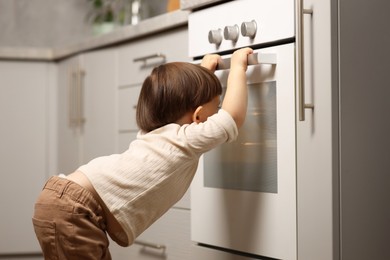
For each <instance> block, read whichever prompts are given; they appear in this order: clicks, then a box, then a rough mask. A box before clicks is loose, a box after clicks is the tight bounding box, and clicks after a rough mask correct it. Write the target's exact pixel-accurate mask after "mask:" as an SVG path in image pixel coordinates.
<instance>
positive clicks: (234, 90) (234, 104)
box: [222, 48, 253, 128]
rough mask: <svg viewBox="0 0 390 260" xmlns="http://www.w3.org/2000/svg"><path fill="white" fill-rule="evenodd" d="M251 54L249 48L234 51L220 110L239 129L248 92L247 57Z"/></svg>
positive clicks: (243, 116)
mask: <svg viewBox="0 0 390 260" xmlns="http://www.w3.org/2000/svg"><path fill="white" fill-rule="evenodd" d="M251 53H253V50H252V49H251V48H243V49H239V50H237V51H235V52H234V53H233V55H232V58H231V65H230V73H229V77H228V81H227V90H226V94H225V98H224V99H223V102H222V109H224V110H225V111H227V112H228V113H229V114H230V115H231V116H232V117H233V119H234V121H235V122H236V124H237V127H238V128H240V127H241V126H242V125H243V124H244V121H245V117H246V110H247V105H248V90H247V85H246V69H247V67H248V55H249V54H251Z"/></svg>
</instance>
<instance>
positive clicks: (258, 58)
mask: <svg viewBox="0 0 390 260" xmlns="http://www.w3.org/2000/svg"><path fill="white" fill-rule="evenodd" d="M230 62H231V59H230V58H224V59H220V61H219V62H218V65H217V68H216V70H226V69H230ZM276 63H277V56H276V53H252V54H250V55H248V65H258V64H271V65H275V64H276Z"/></svg>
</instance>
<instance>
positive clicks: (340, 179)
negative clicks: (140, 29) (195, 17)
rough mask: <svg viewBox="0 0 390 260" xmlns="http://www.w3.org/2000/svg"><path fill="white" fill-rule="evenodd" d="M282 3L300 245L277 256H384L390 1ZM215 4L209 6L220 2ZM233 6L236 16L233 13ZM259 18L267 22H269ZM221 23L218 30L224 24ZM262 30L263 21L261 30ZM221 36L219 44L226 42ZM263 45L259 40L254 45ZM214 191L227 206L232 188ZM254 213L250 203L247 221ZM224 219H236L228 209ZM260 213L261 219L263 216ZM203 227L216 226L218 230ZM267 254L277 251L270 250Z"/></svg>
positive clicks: (229, 253) (212, 259)
mask: <svg viewBox="0 0 390 260" xmlns="http://www.w3.org/2000/svg"><path fill="white" fill-rule="evenodd" d="M233 2H239V3H245V2H251V3H252V4H253V5H251V6H246V10H253V9H256V8H257V9H258V10H260V9H259V6H260V5H261V3H264V4H266V3H267V1H244V0H241V1H233ZM273 2H274V3H275V2H276V1H273ZM286 2H289V3H292V2H294V5H295V8H294V12H295V39H294V44H295V48H296V55H295V60H296V64H295V70H294V71H295V72H296V85H295V91H296V95H295V102H296V110H295V111H296V121H295V130H296V140H295V142H296V183H295V185H296V196H297V198H296V212H297V214H296V218H297V221H296V234H297V236H296V245H295V247H296V254H295V255H292V256H291V257H286V258H282V259H284V260H291V259H296V260H313V259H315V260H365V259H390V250H389V248H388V241H390V228H389V227H390V225H389V220H390V206H389V205H390V203H389V198H390V189H389V184H390V175H389V172H390V171H389V169H390V160H389V158H390V152H389V151H390V149H389V147H390V138H389V134H388V133H389V132H390V120H389V119H388V116H387V113H388V112H389V111H390V102H389V101H388V100H389V97H390V88H389V87H388V86H389V84H388V64H387V63H388V61H389V60H390V51H389V49H388V46H390V34H389V33H387V32H388V28H387V27H388V24H389V22H390V18H389V16H388V10H390V2H388V1H364V0H343V1H341V0H326V1H315V0H304V1H301V0H296V1H288V0H287V1H286ZM230 3H232V2H230V1H228V2H227V3H226V4H230ZM222 5H224V4H222ZM218 6H219V5H216V6H213V7H211V8H216V9H218ZM197 11H198V10H197ZM201 11H202V10H199V12H201ZM233 13H234V14H233V15H232V17H233V18H234V17H235V16H236V15H237V12H233ZM247 13H250V12H247ZM259 13H260V11H259ZM215 20H216V21H220V20H219V19H218V18H217V19H215ZM259 21H262V22H263V25H264V22H265V21H263V20H261V19H260V20H259ZM189 22H190V23H191V16H190V19H189ZM301 22H302V23H301ZM259 24H261V23H260V22H259ZM226 25H227V26H228V25H234V23H233V24H226ZM208 26H210V25H209V24H208ZM211 27H212V26H211ZM189 28H190V29H191V24H190V27H189ZM211 29H215V30H217V29H218V27H215V28H214V27H212V28H211ZM220 29H221V31H220V32H221V33H223V31H224V28H223V27H220ZM241 29H242V27H240V30H241ZM263 29H264V28H263ZM229 30H231V28H228V30H227V31H229ZM261 31H262V27H261V26H259V27H258V32H261ZM189 33H190V34H191V31H190V32H189ZM301 33H302V34H301ZM211 34H212V33H211ZM228 36H229V37H230V35H228ZM257 36H258V35H256V37H257ZM240 37H241V36H240ZM260 38H261V37H260ZM206 39H207V36H206ZM221 39H222V43H221V44H220V46H225V45H226V44H231V42H229V41H228V40H226V39H224V38H221ZM206 41H207V40H206ZM237 43H240V40H238V41H237ZM302 43H303V45H301V44H302ZM274 44H275V43H270V45H271V46H273V45H274ZM211 46H213V45H211ZM214 46H215V45H214ZM235 47H239V46H237V45H236V46H235ZM268 47H269V46H261V45H259V46H256V48H258V49H259V50H260V51H261V50H262V49H265V48H268ZM301 47H303V48H301ZM216 52H217V53H218V50H216ZM222 54H227V52H224V53H222ZM276 66H278V65H276ZM302 82H303V84H302ZM205 188H207V187H205ZM244 195H245V194H243V195H242V197H244ZM214 199H215V200H217V199H220V200H221V201H222V202H225V203H226V205H224V207H225V208H229V207H232V205H229V204H228V202H227V201H228V199H229V196H220V197H213V198H209V200H214ZM246 202H247V203H248V204H249V203H250V202H249V201H246ZM244 206H245V207H246V208H250V207H249V206H248V205H247V204H245V205H244ZM244 206H243V209H244ZM252 206H253V207H254V208H255V207H256V208H257V207H263V209H264V210H266V209H267V207H269V206H270V205H265V203H264V201H260V202H259V203H257V204H255V203H254V204H253V205H252ZM221 207H222V206H221ZM207 210H209V208H208V209H207ZM211 210H214V209H211ZM253 212H254V210H248V211H247V215H248V219H249V220H251V221H253ZM191 214H192V216H191V217H192V218H193V217H197V216H193V214H195V212H194V210H192V211H191ZM212 214H213V213H212ZM223 221H226V222H228V221H232V225H233V224H235V223H233V222H234V220H233V219H231V215H228V216H226V218H225V219H224V220H223ZM243 221H245V219H244V220H243ZM258 221H259V222H263V220H262V219H260V218H259V219H258ZM226 226H227V229H229V228H230V226H228V225H226ZM239 226H240V224H239V223H238V225H237V228H238V227H239ZM197 228H202V227H199V226H198V227H197ZM230 229H231V228H230ZM204 231H205V232H206V230H204ZM192 232H193V230H192ZM207 232H210V235H213V232H215V229H212V230H208V231H207ZM286 232H287V231H286ZM250 235H252V234H250ZM286 235H287V236H288V235H289V234H286ZM241 239H242V240H243V241H244V242H243V244H245V243H251V242H252V241H254V240H252V239H251V237H250V236H245V235H243V236H242V237H241ZM225 240H229V237H228V238H225ZM231 240H233V238H231ZM268 241H269V240H265V241H264V243H266V242H268ZM191 257H192V258H191V259H194V260H195V259H205V260H226V259H234V260H236V259H237V260H238V259H242V260H243V259H263V257H262V256H259V255H254V254H248V253H246V252H237V251H235V250H232V248H221V247H219V246H218V245H217V246H215V245H205V244H202V243H198V244H197V245H196V246H194V247H193V251H192V255H191ZM267 257H268V258H266V259H280V258H279V257H277V256H274V255H267Z"/></svg>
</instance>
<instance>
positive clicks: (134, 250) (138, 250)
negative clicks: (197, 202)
mask: <svg viewBox="0 0 390 260" xmlns="http://www.w3.org/2000/svg"><path fill="white" fill-rule="evenodd" d="M190 247H191V239H190V212H189V211H188V210H182V209H177V208H172V209H170V210H168V212H167V213H165V214H164V215H163V216H162V217H161V218H160V219H158V220H157V221H156V222H155V223H154V224H153V225H152V226H151V227H150V228H148V229H147V230H146V231H145V232H144V233H142V234H141V235H140V236H139V237H138V238H137V239H136V242H135V244H133V245H132V246H130V247H128V248H120V247H119V246H118V245H116V244H115V243H111V245H110V252H111V256H112V258H113V259H137V260H158V259H177V260H183V259H189V250H190Z"/></svg>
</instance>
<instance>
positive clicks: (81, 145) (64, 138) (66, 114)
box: [54, 48, 116, 174]
mask: <svg viewBox="0 0 390 260" xmlns="http://www.w3.org/2000/svg"><path fill="white" fill-rule="evenodd" d="M115 73H116V56H115V51H114V50H113V49H109V48H108V49H104V50H98V51H92V52H88V53H85V54H81V55H78V56H76V57H72V58H69V59H66V60H64V61H61V62H60V63H59V76H58V85H59V113H58V115H59V121H58V130H59V138H58V165H59V166H58V168H59V171H60V172H61V173H64V174H69V173H71V172H73V171H74V170H75V169H76V168H78V167H79V166H80V165H82V164H85V163H87V162H88V161H90V160H91V159H93V158H95V157H98V156H102V155H109V154H112V153H115V151H116V114H115V113H116V91H115V90H116V89H115V75H116V74H115ZM54 174H56V173H54Z"/></svg>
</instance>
